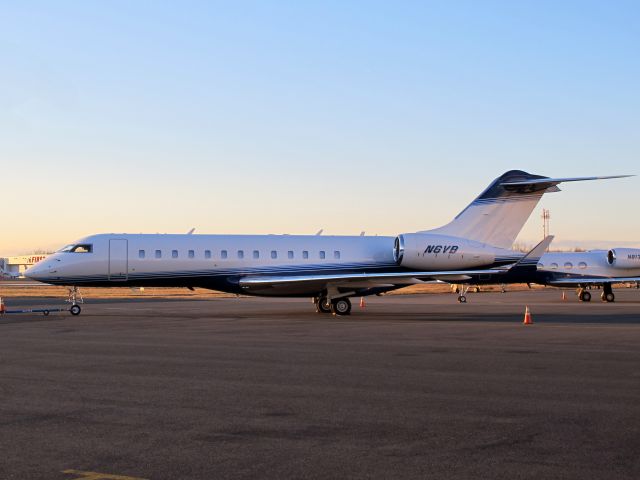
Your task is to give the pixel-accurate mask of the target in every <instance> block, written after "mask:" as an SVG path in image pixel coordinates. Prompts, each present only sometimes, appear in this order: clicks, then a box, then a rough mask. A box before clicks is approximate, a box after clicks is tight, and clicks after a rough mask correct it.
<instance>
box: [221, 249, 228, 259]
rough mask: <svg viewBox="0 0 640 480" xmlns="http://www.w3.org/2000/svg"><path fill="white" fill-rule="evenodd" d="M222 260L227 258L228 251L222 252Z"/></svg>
mask: <svg viewBox="0 0 640 480" xmlns="http://www.w3.org/2000/svg"><path fill="white" fill-rule="evenodd" d="M220 258H227V251H226V250H222V251H221V252H220Z"/></svg>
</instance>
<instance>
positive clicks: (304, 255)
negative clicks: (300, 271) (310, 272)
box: [302, 250, 309, 260]
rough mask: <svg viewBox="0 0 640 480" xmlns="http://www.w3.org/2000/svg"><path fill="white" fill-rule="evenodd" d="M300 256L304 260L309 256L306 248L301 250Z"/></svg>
mask: <svg viewBox="0 0 640 480" xmlns="http://www.w3.org/2000/svg"><path fill="white" fill-rule="evenodd" d="M302 258H304V259H305V260H306V259H307V258H309V252H308V251H306V250H303V251H302Z"/></svg>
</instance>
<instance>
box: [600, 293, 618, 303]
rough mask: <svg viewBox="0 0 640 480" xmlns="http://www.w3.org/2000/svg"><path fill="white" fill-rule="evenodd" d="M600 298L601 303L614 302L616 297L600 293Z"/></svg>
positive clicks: (611, 294)
mask: <svg viewBox="0 0 640 480" xmlns="http://www.w3.org/2000/svg"><path fill="white" fill-rule="evenodd" d="M600 297H601V298H602V301H603V302H609V303H611V302H615V300H616V296H615V295H614V294H613V293H604V292H602V295H601V296H600Z"/></svg>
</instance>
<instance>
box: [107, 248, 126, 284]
mask: <svg viewBox="0 0 640 480" xmlns="http://www.w3.org/2000/svg"><path fill="white" fill-rule="evenodd" d="M128 250H129V249H128V241H127V240H126V239H111V240H109V280H111V281H116V282H123V281H126V280H127V276H128V270H129V253H128Z"/></svg>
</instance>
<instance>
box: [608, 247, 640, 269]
mask: <svg viewBox="0 0 640 480" xmlns="http://www.w3.org/2000/svg"><path fill="white" fill-rule="evenodd" d="M607 263H608V264H609V265H611V266H612V267H614V268H620V269H626V270H628V269H632V268H637V269H640V249H637V248H612V249H611V250H609V251H608V252H607Z"/></svg>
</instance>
